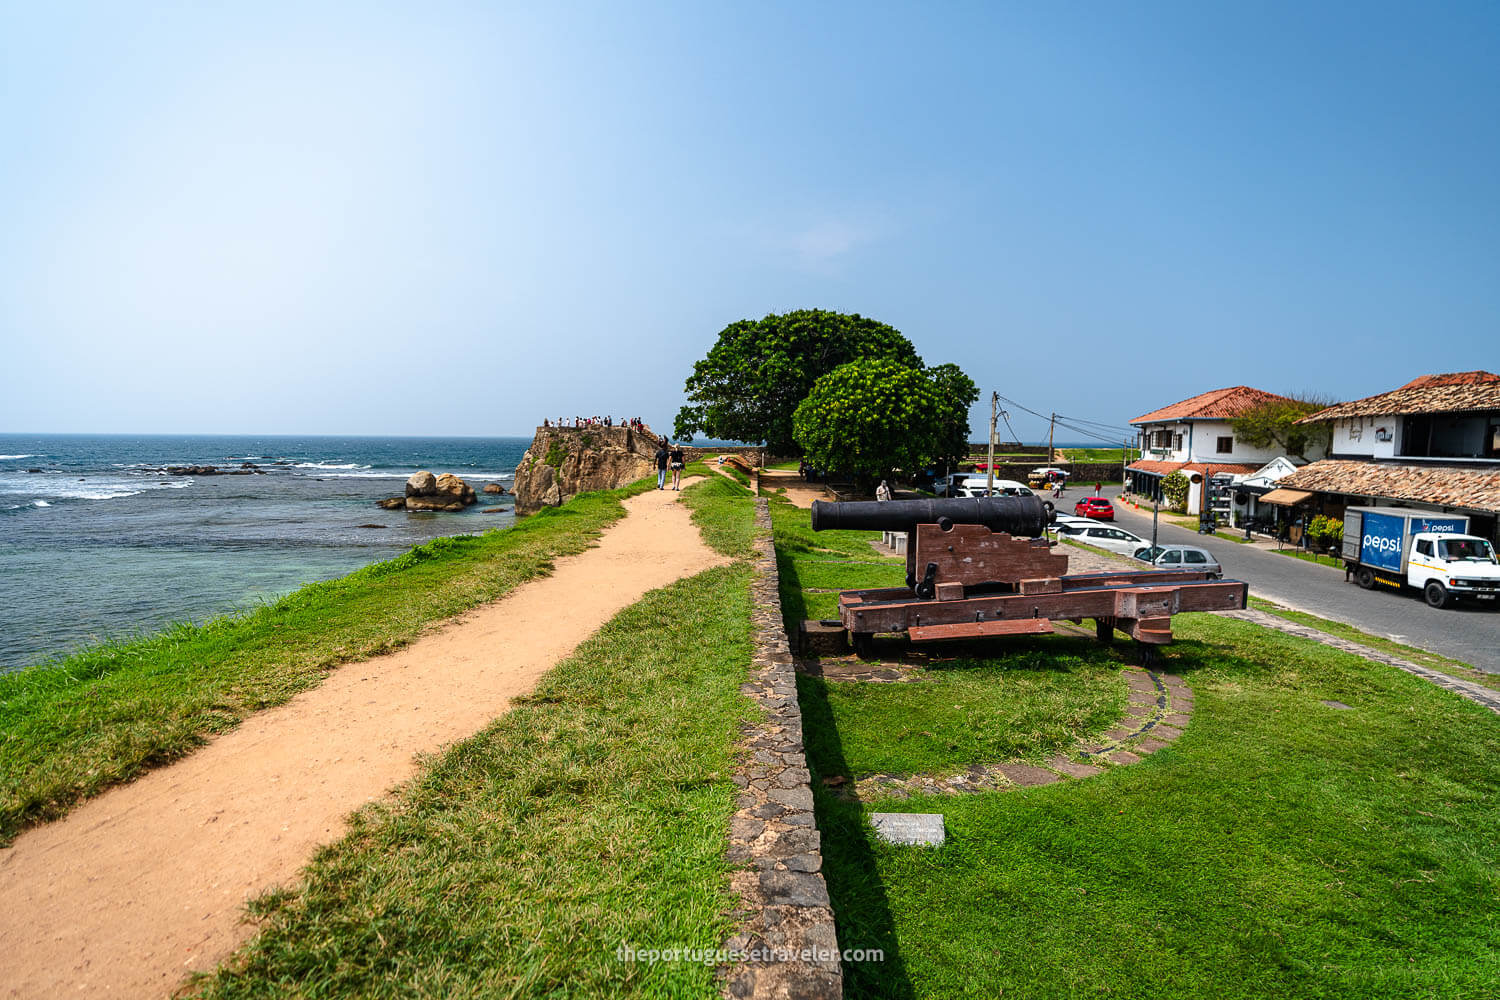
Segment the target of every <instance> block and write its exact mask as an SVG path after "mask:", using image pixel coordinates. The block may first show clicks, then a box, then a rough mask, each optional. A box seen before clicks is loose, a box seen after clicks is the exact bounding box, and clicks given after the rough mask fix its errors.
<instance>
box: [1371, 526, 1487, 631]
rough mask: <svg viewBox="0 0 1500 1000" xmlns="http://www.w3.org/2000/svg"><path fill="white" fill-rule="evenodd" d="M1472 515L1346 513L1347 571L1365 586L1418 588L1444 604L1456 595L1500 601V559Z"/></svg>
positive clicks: (1439, 604) (1436, 604)
mask: <svg viewBox="0 0 1500 1000" xmlns="http://www.w3.org/2000/svg"><path fill="white" fill-rule="evenodd" d="M1468 528H1469V519H1468V518H1467V517H1464V516H1463V515H1459V514H1446V513H1435V512H1432V511H1423V510H1413V509H1410V508H1404V507H1350V508H1348V509H1347V510H1345V512H1344V546H1343V554H1344V573H1345V579H1347V578H1348V575H1349V574H1353V575H1354V580H1355V582H1356V583H1358V584H1359V585H1360V586H1361V587H1363V588H1364V589H1366V590H1369V589H1371V588H1373V587H1374V586H1375V585H1376V584H1383V585H1385V586H1387V587H1395V588H1400V587H1415V588H1416V589H1418V590H1420V591H1421V592H1422V596H1424V597H1425V598H1426V599H1427V603H1428V604H1430V605H1432V606H1433V607H1435V608H1441V607H1444V606H1445V605H1448V604H1450V603H1451V602H1453V601H1455V600H1474V601H1484V602H1486V603H1488V604H1489V605H1490V606H1492V607H1493V606H1496V605H1497V604H1500V560H1497V559H1496V556H1495V547H1494V546H1493V545H1491V544H1490V542H1489V540H1488V539H1484V538H1480V537H1479V536H1478V535H1470V534H1468V533H1467V532H1468Z"/></svg>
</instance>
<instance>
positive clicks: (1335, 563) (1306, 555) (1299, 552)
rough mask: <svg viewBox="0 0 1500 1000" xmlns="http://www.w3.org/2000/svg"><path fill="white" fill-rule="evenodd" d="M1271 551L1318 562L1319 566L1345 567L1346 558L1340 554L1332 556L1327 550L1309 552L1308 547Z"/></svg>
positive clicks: (1280, 554) (1305, 560) (1304, 560)
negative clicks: (1342, 557)
mask: <svg viewBox="0 0 1500 1000" xmlns="http://www.w3.org/2000/svg"><path fill="white" fill-rule="evenodd" d="M1271 551H1272V552H1274V553H1276V554H1277V555H1279V556H1291V557H1292V558H1293V559H1301V560H1302V561H1303V562H1310V563H1316V564H1317V565H1319V566H1331V567H1333V568H1334V569H1343V568H1344V560H1342V559H1340V558H1339V557H1338V556H1331V555H1329V554H1328V553H1326V552H1309V551H1307V550H1306V549H1272V550H1271Z"/></svg>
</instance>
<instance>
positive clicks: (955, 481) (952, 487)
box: [932, 472, 984, 497]
mask: <svg viewBox="0 0 1500 1000" xmlns="http://www.w3.org/2000/svg"><path fill="white" fill-rule="evenodd" d="M976 478H977V479H978V480H979V481H980V483H981V484H983V482H984V476H982V475H979V474H977V473H973V472H950V473H948V475H946V476H939V477H938V478H937V479H935V480H933V483H932V492H934V493H936V494H937V495H938V496H940V497H956V496H964V495H965V494H962V493H960V492H959V490H961V489H963V488H964V487H965V486H966V485H968V484H969V480H971V479H976Z"/></svg>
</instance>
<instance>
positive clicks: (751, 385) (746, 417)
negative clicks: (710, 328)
mask: <svg viewBox="0 0 1500 1000" xmlns="http://www.w3.org/2000/svg"><path fill="white" fill-rule="evenodd" d="M861 358H882V359H886V360H889V361H893V362H897V363H899V364H900V365H903V366H905V367H908V368H915V369H920V368H921V367H922V359H921V358H919V357H917V352H916V349H915V348H914V347H912V344H911V341H909V340H907V339H906V338H905V337H904V336H902V335H901V333H900V332H899V331H897V330H896V329H895V328H893V327H890V326H887V325H886V324H884V323H880V322H878V321H876V320H873V319H867V318H865V317H863V316H860V315H859V314H857V313H855V314H844V313H835V312H825V311H823V310H821V309H803V310H798V311H795V312H788V313H783V314H780V315H777V314H772V315H769V316H767V317H765V318H764V319H760V320H740V321H739V322H737V323H731V324H730V325H729V326H727V327H725V328H724V329H723V331H721V332H720V334H719V339H718V341H717V342H716V343H715V344H714V346H713V348H712V349H711V350H710V351H709V352H708V356H707V357H705V358H704V359H703V360H702V361H699V362H697V363H696V364H694V365H693V374H692V375H691V376H690V377H689V378H688V380H687V385H686V389H687V394H688V400H689V403H688V405H687V406H684V407H683V408H682V409H681V410H680V411H679V412H678V414H677V422H676V426H675V428H674V431H675V434H676V436H677V437H678V438H691V437H692V436H693V434H695V433H697V432H700V431H701V432H702V433H704V434H707V435H708V436H710V437H716V438H724V439H727V440H731V441H764V442H765V443H766V445H767V446H768V448H769V449H770V451H771V452H772V453H773V454H781V455H791V454H796V449H797V444H796V435H795V434H794V433H793V414H794V413H795V411H796V410H797V407H798V405H799V404H800V403H801V402H802V401H803V400H804V399H806V398H807V394H808V393H809V392H810V391H811V390H812V387H813V384H814V383H815V382H817V380H818V379H819V378H821V377H822V376H824V375H827V374H828V373H829V372H832V371H833V370H834V369H835V368H837V367H839V366H840V365H843V364H846V363H847V362H850V361H855V360H858V359H861ZM960 374H962V373H960Z"/></svg>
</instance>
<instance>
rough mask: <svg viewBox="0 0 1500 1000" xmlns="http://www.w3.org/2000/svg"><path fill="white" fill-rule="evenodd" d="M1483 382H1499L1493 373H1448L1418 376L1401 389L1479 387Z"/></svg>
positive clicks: (1499, 378)
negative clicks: (1445, 386) (1449, 386)
mask: <svg viewBox="0 0 1500 1000" xmlns="http://www.w3.org/2000/svg"><path fill="white" fill-rule="evenodd" d="M1483 382H1500V375H1496V374H1495V373H1494V372H1486V371H1477V372H1449V373H1448V374H1446V375H1418V376H1417V377H1416V378H1414V379H1412V380H1411V381H1410V382H1408V383H1406V384H1405V385H1403V386H1402V387H1401V388H1403V389H1431V388H1434V387H1436V386H1440V385H1479V384H1481V383H1483Z"/></svg>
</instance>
